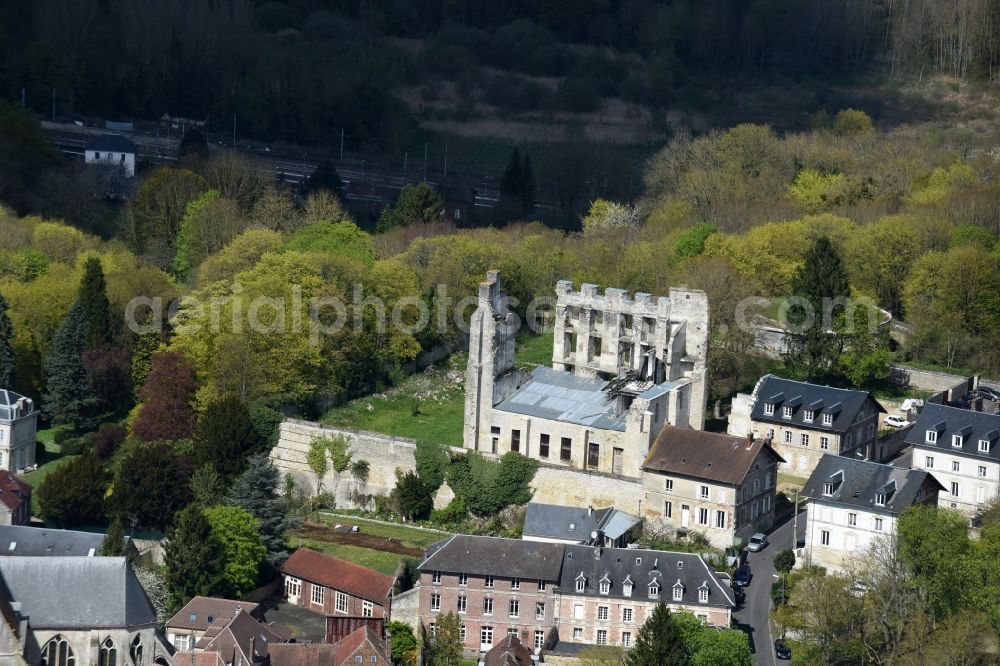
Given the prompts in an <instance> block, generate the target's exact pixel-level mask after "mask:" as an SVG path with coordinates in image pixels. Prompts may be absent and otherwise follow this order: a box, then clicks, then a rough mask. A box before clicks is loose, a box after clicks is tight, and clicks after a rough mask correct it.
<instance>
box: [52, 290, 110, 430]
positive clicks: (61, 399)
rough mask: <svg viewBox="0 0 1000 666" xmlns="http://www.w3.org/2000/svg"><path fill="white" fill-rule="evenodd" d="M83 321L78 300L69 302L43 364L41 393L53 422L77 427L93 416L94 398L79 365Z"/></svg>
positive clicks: (84, 333)
mask: <svg viewBox="0 0 1000 666" xmlns="http://www.w3.org/2000/svg"><path fill="white" fill-rule="evenodd" d="M87 337H88V329H87V321H86V317H85V313H84V309H83V305H82V304H81V302H80V299H77V301H76V302H75V303H74V304H73V306H72V307H71V308H70V309H69V312H68V313H67V314H66V318H65V319H63V321H62V323H61V324H60V325H59V328H58V329H56V333H55V336H54V337H53V339H52V352H51V353H50V354H49V358H48V360H47V361H46V363H45V393H44V394H43V395H42V404H43V406H44V408H45V411H46V413H47V414H48V416H49V418H50V419H52V421H53V422H54V423H72V424H73V425H74V426H75V427H79V426H80V425H81V424H83V423H84V422H86V421H87V420H89V419H91V418H93V417H94V415H95V413H96V411H97V408H98V400H97V398H96V397H95V396H94V394H93V392H92V391H91V390H90V385H89V382H88V380H87V369H86V367H85V366H84V364H83V348H84V342H85V341H86V340H87Z"/></svg>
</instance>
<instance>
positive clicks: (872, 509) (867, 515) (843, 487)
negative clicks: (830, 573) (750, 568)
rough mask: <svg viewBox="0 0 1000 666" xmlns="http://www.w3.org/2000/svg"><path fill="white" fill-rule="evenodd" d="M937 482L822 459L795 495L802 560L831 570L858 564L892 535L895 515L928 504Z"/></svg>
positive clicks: (908, 472) (898, 470) (921, 474)
mask: <svg viewBox="0 0 1000 666" xmlns="http://www.w3.org/2000/svg"><path fill="white" fill-rule="evenodd" d="M940 489H941V484H940V483H938V481H937V479H935V478H934V477H933V476H931V475H930V474H928V473H927V472H925V471H921V470H916V469H905V468H902V467H893V466H891V465H883V464H881V463H876V462H869V461H866V460H856V459H852V458H845V457H842V456H835V455H825V456H823V458H822V459H821V460H820V461H819V464H818V465H817V466H816V469H815V470H814V471H813V473H812V475H811V476H810V477H809V480H808V481H807V482H806V484H805V486H804V487H803V489H802V493H801V494H800V497H803V498H805V499H806V548H805V551H806V553H805V555H806V561H807V562H810V563H812V564H819V565H822V566H824V567H827V568H828V569H832V570H837V571H839V570H843V569H845V568H847V567H849V566H850V565H852V564H855V563H857V562H858V558H859V557H863V555H864V553H865V551H866V549H867V548H868V547H869V546H870V545H871V544H872V543H873V542H874V541H875V540H877V539H879V538H884V537H887V536H890V535H892V534H893V533H894V532H895V529H896V519H897V518H898V516H899V514H900V512H901V511H902V510H903V509H905V508H906V507H908V506H913V505H914V504H928V505H931V506H933V505H934V504H936V503H937V501H938V491H939V490H940Z"/></svg>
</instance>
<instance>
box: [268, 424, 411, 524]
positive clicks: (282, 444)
mask: <svg viewBox="0 0 1000 666" xmlns="http://www.w3.org/2000/svg"><path fill="white" fill-rule="evenodd" d="M337 435H343V436H344V437H347V439H348V440H349V441H350V448H351V453H352V456H353V459H354V460H367V461H368V464H369V472H368V482H367V483H366V484H365V486H364V487H363V488H361V487H359V484H358V483H357V482H355V481H354V480H353V479H352V478H351V475H350V473H349V472H345V473H344V474H342V475H340V476H339V477H337V476H336V475H335V474H334V473H333V471H332V470H331V471H328V472H327V473H326V476H324V477H323V490H324V491H325V492H333V491H334V488H336V493H337V498H336V499H337V506H341V507H345V506H352V504H351V501H350V495H351V491H352V490H354V489H358V490H361V491H362V492H365V493H370V494H375V495H388V494H389V493H390V492H391V491H392V489H393V488H395V487H396V469H397V468H398V469H401V470H403V471H404V472H409V471H416V462H415V460H414V456H413V452H414V450H415V449H416V446H417V445H416V442H414V441H413V440H412V439H405V438H402V437H393V436H391V435H383V434H380V433H374V432H365V431H361V430H347V429H344V428H334V427H332V426H328V425H323V424H321V423H314V422H311V421H300V420H298V419H286V420H285V421H283V422H282V423H281V425H280V427H279V431H278V444H277V445H276V446H275V447H274V448H273V449H271V462H272V463H274V466H275V467H277V468H278V471H279V472H280V473H281V476H282V478H284V476H285V474H290V475H291V476H292V479H293V480H294V481H295V485H296V487H297V488H299V489H301V490H302V491H304V492H305V493H306V494H307V495H314V494H315V493H316V480H317V479H316V473H315V472H313V471H312V469H311V468H310V467H309V463H308V462H306V460H307V459H306V455H307V454H308V452H309V445H310V444H311V443H312V441H313V440H314V439H317V438H319V437H333V436H337Z"/></svg>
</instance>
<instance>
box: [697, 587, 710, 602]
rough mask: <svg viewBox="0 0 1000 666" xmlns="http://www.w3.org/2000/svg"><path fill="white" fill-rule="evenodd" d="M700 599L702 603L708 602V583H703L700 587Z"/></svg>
mask: <svg viewBox="0 0 1000 666" xmlns="http://www.w3.org/2000/svg"><path fill="white" fill-rule="evenodd" d="M698 601H699V602H700V603H703V604H706V603H708V585H706V584H703V585H702V586H701V587H699V588H698Z"/></svg>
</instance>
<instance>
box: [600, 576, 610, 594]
mask: <svg viewBox="0 0 1000 666" xmlns="http://www.w3.org/2000/svg"><path fill="white" fill-rule="evenodd" d="M600 589H601V594H608V593H609V592H611V581H610V580H608V578H607V576H605V577H604V578H602V579H601V588H600Z"/></svg>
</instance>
